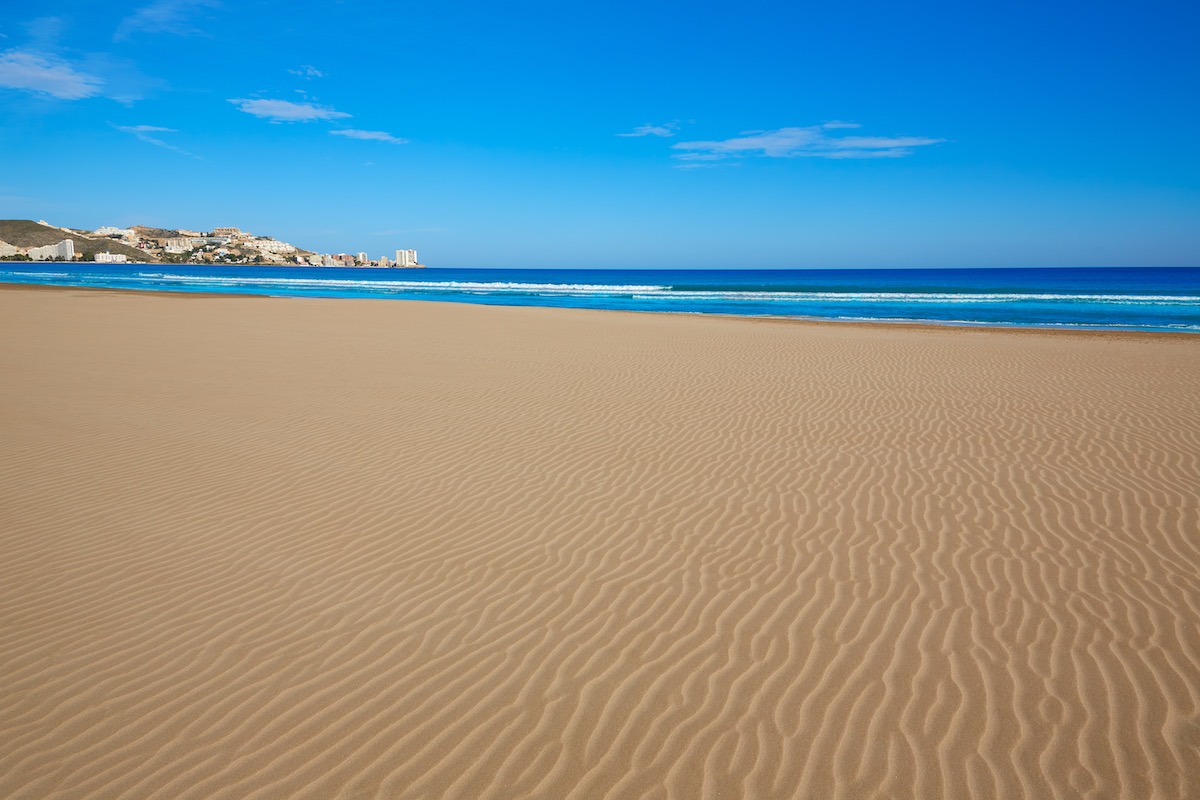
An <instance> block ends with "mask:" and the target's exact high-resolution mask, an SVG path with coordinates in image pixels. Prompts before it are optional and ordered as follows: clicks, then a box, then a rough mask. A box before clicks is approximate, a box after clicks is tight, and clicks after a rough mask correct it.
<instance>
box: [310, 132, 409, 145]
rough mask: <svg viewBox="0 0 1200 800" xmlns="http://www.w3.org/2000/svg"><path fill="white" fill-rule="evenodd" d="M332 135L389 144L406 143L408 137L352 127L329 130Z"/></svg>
mask: <svg viewBox="0 0 1200 800" xmlns="http://www.w3.org/2000/svg"><path fill="white" fill-rule="evenodd" d="M329 133H330V135H332V136H345V137H347V138H349V139H364V140H366V141H371V142H388V143H389V144H408V139H401V138H399V137H396V136H392V135H391V134H390V133H386V132H385V131H358V130H354V129H353V128H344V129H341V130H336V131H330V132H329Z"/></svg>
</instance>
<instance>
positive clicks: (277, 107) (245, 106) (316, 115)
mask: <svg viewBox="0 0 1200 800" xmlns="http://www.w3.org/2000/svg"><path fill="white" fill-rule="evenodd" d="M229 102H231V103H233V104H234V105H235V106H237V108H238V110H239V111H244V112H246V113H247V114H253V115H254V116H256V117H262V118H263V119H267V120H270V121H271V122H312V121H313V120H322V119H344V118H346V117H349V116H350V115H349V114H347V113H345V112H343V111H335V110H334V109H332V108H325V107H324V106H318V105H315V104H313V103H293V102H291V101H290V100H263V99H257V100H256V99H250V98H245V97H242V98H235V99H232V100H230V101H229Z"/></svg>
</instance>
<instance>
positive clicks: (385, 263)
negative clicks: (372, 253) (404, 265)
mask: <svg viewBox="0 0 1200 800" xmlns="http://www.w3.org/2000/svg"><path fill="white" fill-rule="evenodd" d="M391 265H392V260H391V259H390V258H388V257H387V256H380V257H379V266H381V267H390V266H391Z"/></svg>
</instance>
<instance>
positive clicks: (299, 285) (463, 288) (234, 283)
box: [127, 273, 1200, 305]
mask: <svg viewBox="0 0 1200 800" xmlns="http://www.w3.org/2000/svg"><path fill="white" fill-rule="evenodd" d="M137 278H139V279H150V280H163V281H174V282H181V283H186V284H189V285H196V286H205V285H211V286H226V287H247V288H249V287H255V286H261V287H275V288H292V289H322V288H326V289H337V290H352V289H359V290H364V291H392V292H468V293H495V294H538V295H543V296H546V295H551V296H552V295H558V294H570V295H628V296H629V297H630V298H632V299H634V300H685V301H696V300H715V301H726V300H730V301H753V302H763V301H766V302H833V303H872V302H875V303H878V302H884V303H887V302H893V303H1017V302H1083V303H1121V304H1126V305H1128V304H1139V303H1153V304H1183V305H1192V304H1200V295H1162V294H1157V295H1140V294H1059V293H1026V292H836V291H793V290H787V291H781V290H770V291H753V290H737V289H733V290H725V291H718V290H703V291H695V290H688V289H676V288H674V287H672V286H653V285H638V284H602V283H526V282H514V281H412V280H362V279H352V278H345V279H342V278H279V277H268V276H241V275H239V276H209V275H177V274H171V273H138V274H137ZM127 279H128V278H127Z"/></svg>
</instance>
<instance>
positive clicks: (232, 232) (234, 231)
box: [212, 228, 242, 239]
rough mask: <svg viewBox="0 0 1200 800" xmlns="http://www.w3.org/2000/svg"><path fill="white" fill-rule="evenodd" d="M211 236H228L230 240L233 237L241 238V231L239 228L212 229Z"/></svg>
mask: <svg viewBox="0 0 1200 800" xmlns="http://www.w3.org/2000/svg"><path fill="white" fill-rule="evenodd" d="M212 235H213V236H228V237H229V238H230V239H232V238H234V237H235V236H241V235H242V231H241V229H240V228H213V229H212Z"/></svg>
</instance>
